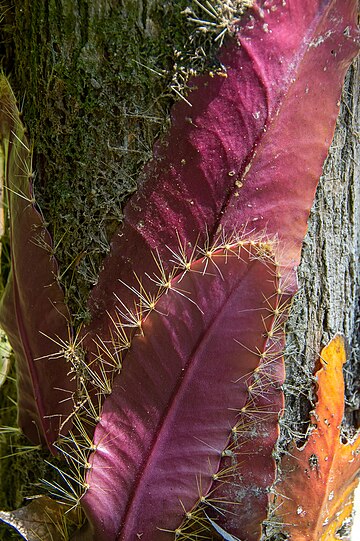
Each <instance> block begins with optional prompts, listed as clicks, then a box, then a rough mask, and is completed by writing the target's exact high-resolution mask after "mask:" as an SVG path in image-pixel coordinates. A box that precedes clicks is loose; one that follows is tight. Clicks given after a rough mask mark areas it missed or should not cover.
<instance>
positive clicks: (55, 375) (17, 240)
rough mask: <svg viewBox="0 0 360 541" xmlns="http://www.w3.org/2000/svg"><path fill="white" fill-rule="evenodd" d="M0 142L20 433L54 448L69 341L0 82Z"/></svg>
mask: <svg viewBox="0 0 360 541" xmlns="http://www.w3.org/2000/svg"><path fill="white" fill-rule="evenodd" d="M0 136H1V142H2V146H3V149H4V158H5V195H6V200H7V204H8V212H9V229H10V242H11V273H10V275H9V278H8V281H7V284H6V287H5V291H4V294H3V297H2V298H1V303H0V322H1V326H2V327H3V329H4V330H5V332H6V333H7V335H8V337H9V340H10V343H11V346H12V348H13V349H14V352H15V357H16V362H17V382H18V415H19V426H20V427H21V428H22V430H23V432H24V433H25V435H26V436H27V437H28V438H29V439H30V440H31V441H32V442H33V443H36V444H37V443H46V444H47V445H48V446H49V448H50V449H51V450H52V451H54V449H53V448H52V445H51V444H52V443H53V442H54V441H55V440H56V438H57V436H58V430H59V425H60V423H61V419H64V418H66V417H67V416H68V415H69V414H70V412H71V409H72V405H73V403H72V400H71V396H72V393H73V392H74V391H75V382H74V381H70V378H69V376H68V371H69V367H68V366H67V365H66V362H65V360H64V358H63V357H62V356H61V355H56V352H57V351H58V350H59V344H56V343H55V342H53V341H52V340H51V339H52V338H53V339H55V340H56V341H57V342H59V341H63V342H66V340H67V339H68V320H69V314H68V311H67V309H66V307H65V305H64V296H63V292H62V290H61V288H60V286H59V285H58V283H57V281H56V275H57V272H58V268H57V264H56V261H55V258H54V257H53V255H52V241H51V238H50V235H49V233H48V231H47V230H46V228H45V225H44V220H43V217H42V215H41V214H40V212H39V209H38V207H37V206H36V204H35V199H34V194H33V186H32V174H33V172H32V162H31V151H30V150H29V148H28V142H27V139H26V137H25V135H24V128H23V126H22V124H21V122H20V119H19V112H18V110H17V107H16V101H15V98H14V96H13V94H12V91H11V89H10V86H9V84H8V82H7V80H6V78H5V77H3V76H2V77H1V78H0Z"/></svg>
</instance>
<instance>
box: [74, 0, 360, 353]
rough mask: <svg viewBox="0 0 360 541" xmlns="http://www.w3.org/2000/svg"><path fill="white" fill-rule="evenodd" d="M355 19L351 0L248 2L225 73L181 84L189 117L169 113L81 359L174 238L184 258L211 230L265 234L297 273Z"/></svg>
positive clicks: (97, 291)
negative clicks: (167, 127)
mask: <svg viewBox="0 0 360 541" xmlns="http://www.w3.org/2000/svg"><path fill="white" fill-rule="evenodd" d="M356 11H357V2H356V0H288V1H287V2H282V0H281V1H280V0H279V1H274V2H268V1H267V0H266V1H259V2H256V3H255V7H254V9H253V10H250V11H249V13H250V15H249V16H248V17H245V18H244V20H242V22H241V23H239V25H238V27H237V29H236V39H235V38H234V39H229V40H228V43H227V45H226V46H224V47H223V48H222V49H221V51H220V53H219V59H220V61H221V63H222V65H223V66H224V70H223V71H222V72H221V73H218V74H215V75H213V76H210V75H203V76H199V77H195V78H193V79H192V80H191V81H190V83H189V84H190V87H191V88H192V90H191V92H190V93H189V95H188V96H187V101H188V102H190V103H191V107H190V106H189V105H188V104H187V103H185V102H180V103H177V104H176V105H175V106H174V108H173V110H172V124H171V129H170V131H169V134H168V136H167V137H166V140H165V141H163V142H160V143H159V144H157V145H156V146H155V149H154V158H153V159H152V160H151V161H150V162H149V164H148V165H147V166H146V168H145V170H144V172H143V175H142V179H141V181H142V182H141V183H140V188H139V190H138V192H137V193H136V194H135V195H134V196H133V197H132V198H131V199H130V201H129V203H128V204H127V206H126V208H125V213H124V214H125V218H124V224H123V225H122V226H121V227H120V229H119V231H118V233H117V235H115V236H114V238H113V239H112V243H111V252H110V254H109V256H108V257H107V258H106V260H105V264H104V269H103V271H102V273H101V275H100V277H99V282H98V285H97V287H95V288H94V290H93V292H92V295H91V298H90V302H89V308H90V311H91V313H92V318H93V319H92V323H91V324H90V326H89V327H88V328H87V329H86V332H87V333H88V336H87V339H86V340H85V344H86V345H87V347H88V349H89V351H91V350H92V348H93V346H92V340H93V339H94V338H95V337H96V336H97V335H101V336H102V337H103V338H104V339H105V337H106V336H108V332H109V331H108V318H107V312H111V313H114V311H115V302H116V301H115V297H114V295H113V293H114V291H115V293H116V295H117V297H118V298H120V299H121V300H122V302H123V303H124V304H125V305H126V306H132V305H133V295H132V293H131V291H130V290H129V289H128V288H127V287H126V286H124V283H126V284H128V285H130V286H136V279H135V278H134V274H133V271H134V270H135V271H136V273H137V274H138V275H144V274H145V273H146V272H147V273H149V274H152V272H153V270H154V269H155V266H154V261H153V259H152V257H151V255H150V253H151V250H157V251H158V252H159V253H160V256H161V258H162V259H163V260H164V261H166V260H167V246H168V247H170V248H171V249H172V250H176V249H177V247H178V237H179V238H180V239H181V244H182V245H183V246H185V249H186V251H187V253H188V254H189V253H191V251H192V249H193V247H194V246H195V244H196V243H197V242H198V243H199V244H204V242H205V241H206V238H207V237H208V238H209V240H210V244H212V242H213V241H214V239H215V238H216V236H217V235H218V234H219V232H221V231H225V233H226V235H227V236H229V235H231V233H232V232H233V231H234V230H235V231H237V232H239V231H242V232H243V230H244V229H245V230H247V231H251V232H252V234H253V236H254V235H255V236H256V235H258V234H261V233H263V232H264V230H266V231H267V232H268V233H269V235H270V236H272V237H273V236H274V235H276V236H278V238H279V245H278V246H279V249H278V259H279V261H280V262H281V263H282V264H283V265H286V266H289V267H294V266H296V265H298V263H299V259H300V250H301V245H302V241H303V238H304V235H305V233H306V227H307V218H308V215H309V209H310V207H311V204H312V201H313V197H314V193H315V189H316V186H317V182H318V179H319V177H320V174H321V168H322V165H323V162H324V159H325V156H326V153H327V151H328V148H329V145H330V142H331V139H332V136H333V132H334V128H335V122H336V117H337V114H338V110H339V103H338V102H339V99H340V94H341V86H342V82H343V78H344V75H345V72H346V69H347V67H348V66H349V63H350V62H351V60H352V58H353V57H354V55H355V53H356V51H357V42H356V37H357V34H356ZM114 277H118V278H119V279H120V280H121V281H119V282H118V283H116V284H115V283H114ZM144 280H146V279H144ZM144 286H145V288H146V290H147V291H149V292H151V290H152V288H153V289H154V285H153V284H151V282H150V281H148V282H147V283H144ZM294 289H295V282H294Z"/></svg>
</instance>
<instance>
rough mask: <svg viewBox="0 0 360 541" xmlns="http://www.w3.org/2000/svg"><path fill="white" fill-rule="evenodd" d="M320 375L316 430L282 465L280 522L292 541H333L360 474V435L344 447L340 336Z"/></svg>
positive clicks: (314, 418)
mask: <svg viewBox="0 0 360 541" xmlns="http://www.w3.org/2000/svg"><path fill="white" fill-rule="evenodd" d="M320 361H321V365H322V368H320V369H319V370H318V371H317V372H316V378H317V384H318V390H317V398H318V400H317V405H316V408H315V410H314V411H313V412H312V414H311V422H312V425H313V428H312V431H311V433H310V435H309V436H308V439H307V442H306V444H305V445H304V446H303V447H302V448H301V449H298V448H297V447H296V444H295V443H292V445H291V448H290V449H289V454H287V455H285V456H284V457H283V459H282V461H281V471H282V481H281V482H280V483H279V484H278V485H277V496H276V505H277V512H276V514H277V517H278V518H280V519H281V520H282V521H283V523H284V530H286V531H287V533H289V534H290V539H291V540H292V541H305V540H306V541H309V540H311V541H315V540H318V541H331V540H335V539H338V537H337V536H336V535H337V531H338V530H339V529H340V528H341V526H342V525H343V524H344V522H345V521H346V519H348V518H349V517H350V515H351V512H352V498H353V492H354V489H355V488H356V485H357V482H358V479H357V476H358V473H359V471H360V434H358V435H357V438H356V439H355V440H354V441H353V442H349V443H346V444H344V443H342V441H341V433H340V425H341V421H342V418H343V415H344V378H343V373H342V366H343V364H344V363H345V361H346V353H345V344H344V339H343V338H342V337H341V336H336V337H335V338H334V339H333V340H331V342H330V343H329V344H328V345H327V346H326V347H325V348H324V349H323V350H322V353H321V358H320Z"/></svg>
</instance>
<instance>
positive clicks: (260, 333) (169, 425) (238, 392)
mask: <svg viewBox="0 0 360 541" xmlns="http://www.w3.org/2000/svg"><path fill="white" fill-rule="evenodd" d="M242 244H243V246H242V247H240V248H238V247H233V249H232V250H230V251H228V252H227V251H225V250H220V251H219V252H217V253H216V254H213V255H212V257H211V258H210V259H209V258H206V257H204V258H202V259H199V260H197V261H196V262H194V263H193V264H192V265H191V271H189V272H185V271H184V272H183V273H182V274H181V275H179V276H178V277H177V278H175V279H173V280H172V283H171V287H170V288H169V289H168V291H167V293H164V294H163V295H162V296H161V297H160V300H158V302H157V303H156V308H155V310H153V311H151V312H150V313H149V314H148V315H147V316H146V317H145V318H144V320H143V324H142V332H141V334H136V335H135V336H134V337H133V341H132V345H131V348H130V350H129V352H128V354H127V355H126V358H125V361H124V365H123V367H122V370H121V372H120V374H119V375H117V376H116V377H115V380H114V386H113V391H112V394H111V395H110V396H109V397H108V398H107V399H106V401H105V403H104V407H103V410H102V413H101V420H100V422H99V424H98V425H97V427H96V430H95V436H94V444H95V446H96V451H95V452H94V453H93V454H92V455H91V457H90V461H89V462H90V464H91V469H90V470H89V473H88V475H87V479H86V483H87V484H88V485H89V489H88V491H87V492H86V494H85V495H84V496H83V499H82V505H83V507H84V509H85V511H86V513H87V515H88V518H89V519H90V521H91V523H92V525H93V528H94V537H93V538H94V539H96V540H99V541H101V540H104V541H105V540H106V541H112V540H114V541H115V540H116V541H120V540H122V541H125V540H131V539H136V535H138V536H139V537H140V538H141V537H142V538H144V539H147V540H148V541H150V540H154V541H155V540H156V541H161V540H164V541H165V540H166V539H169V540H170V539H172V538H173V537H174V532H175V530H176V529H179V528H181V526H180V525H181V523H182V521H183V519H184V516H185V511H191V510H192V509H194V508H195V507H196V505H198V504H199V503H201V501H200V500H201V497H206V496H207V495H208V494H209V491H211V490H212V487H213V486H214V476H215V477H216V474H218V475H219V476H218V479H221V472H219V466H220V462H221V459H222V455H223V452H224V451H225V450H226V449H227V448H228V446H229V445H230V447H229V449H228V451H227V453H228V452H231V449H233V444H232V441H231V437H230V436H231V434H232V433H233V434H234V435H235V434H236V433H237V430H238V429H237V428H236V427H238V428H239V435H240V434H241V433H242V431H243V430H244V427H245V426H246V427H247V428H248V427H250V426H251V425H253V427H254V426H256V425H257V421H258V418H261V419H264V418H266V419H268V420H270V423H269V427H268V430H269V433H270V432H271V435H270V434H269V435H268V437H269V438H270V440H271V448H270V449H268V450H267V456H266V458H267V460H268V462H270V463H271V468H270V469H271V473H270V474H269V476H266V479H265V480H263V481H262V482H261V483H262V486H263V487H264V490H265V484H266V486H267V487H268V486H269V485H271V483H272V482H273V481H274V471H275V468H274V464H273V463H272V458H271V452H272V448H273V444H274V442H275V441H276V439H277V437H278V426H277V423H272V422H271V419H270V418H272V417H275V418H276V419H277V416H278V413H279V409H278V407H277V405H275V406H274V404H272V403H270V404H269V402H268V400H267V399H266V392H265V393H260V395H262V396H260V395H259V396H257V397H255V396H252V395H251V394H250V392H249V386H250V381H252V374H253V372H254V370H255V369H257V368H258V367H259V363H260V362H262V363H263V364H266V363H267V364H272V370H273V371H274V372H276V371H279V373H277V377H276V378H274V381H275V380H281V379H282V371H283V366H282V365H283V363H282V360H281V362H279V363H278V365H277V367H276V370H275V365H274V360H275V357H274V356H273V355H272V352H271V348H272V345H271V339H270V338H269V336H271V335H272V329H273V325H274V324H276V323H275V322H276V321H278V319H277V317H276V314H275V315H274V313H276V308H277V306H278V305H279V302H280V301H279V293H278V278H277V267H276V265H275V263H274V260H273V258H272V257H270V256H269V255H265V254H264V253H262V254H261V255H260V252H259V247H258V246H256V245H254V246H251V245H250V244H249V243H242ZM275 343H276V341H274V344H275ZM275 349H276V347H275ZM263 352H266V354H265V355H264V356H263V357H262V355H261V353H263ZM268 381H269V380H268V379H267V382H268ZM274 381H273V382H272V384H271V385H274ZM267 385H269V383H267ZM280 394H281V393H280ZM281 397H282V394H281ZM281 407H282V402H281V404H280V408H281ZM275 410H276V411H275ZM232 429H233V431H232ZM253 438H254V439H255V436H253ZM256 443H257V444H260V443H259V441H257V442H256ZM265 445H266V442H265ZM257 456H259V460H262V459H263V458H261V457H260V454H259V455H256V454H255V456H254V459H253V460H254V462H255V464H254V468H256V466H257V464H256V461H257V460H258V458H257ZM237 468H238V470H239V471H240V473H241V464H240V463H239V464H237ZM109 472H111V474H109ZM261 483H260V485H261ZM218 485H219V483H218ZM256 497H257V496H256V495H255V494H248V498H249V499H250V500H252V501H254V502H255V500H256ZM210 501H211V500H209V502H210ZM266 503H267V500H266ZM207 509H210V510H211V509H212V507H211V505H210V507H208V508H207ZM262 511H263V518H265V514H266V505H265V506H264V507H263V509H262ZM238 517H240V518H239V520H241V508H240V507H239V513H238ZM205 518H206V517H205ZM216 518H218V517H216ZM179 531H180V530H179ZM229 533H232V532H231V531H229Z"/></svg>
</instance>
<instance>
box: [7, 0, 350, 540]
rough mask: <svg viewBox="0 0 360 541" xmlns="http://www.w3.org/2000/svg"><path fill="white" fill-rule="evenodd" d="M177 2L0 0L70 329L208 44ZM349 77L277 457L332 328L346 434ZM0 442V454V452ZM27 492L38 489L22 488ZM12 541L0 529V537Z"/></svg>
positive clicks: (321, 193)
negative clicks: (339, 344)
mask: <svg viewBox="0 0 360 541" xmlns="http://www.w3.org/2000/svg"><path fill="white" fill-rule="evenodd" d="M188 5H189V0H166V1H164V0H122V1H118V0H94V1H91V2H87V1H86V0H75V1H73V0H49V1H46V2H43V1H42V0H13V1H10V0H8V1H7V2H3V3H2V6H3V7H2V9H3V22H2V29H1V36H2V39H1V45H0V47H1V49H0V54H1V56H2V62H3V69H4V70H5V72H6V73H7V74H8V75H9V77H10V81H11V84H12V86H13V88H14V91H15V93H16V95H17V96H18V100H19V106H20V108H21V109H22V111H23V121H24V123H25V125H26V126H27V128H28V136H29V139H30V141H31V142H32V145H33V148H34V171H35V172H36V180H35V190H36V197H37V200H38V202H39V204H40V206H41V208H42V210H43V213H44V216H45V218H46V220H47V221H48V224H49V229H50V230H51V232H52V234H53V237H54V242H55V245H56V255H57V258H58V260H59V262H60V268H61V269H62V275H61V277H62V283H63V286H64V290H65V294H66V300H67V302H68V304H69V306H70V309H71V312H72V314H73V319H74V323H75V324H79V323H80V322H83V321H86V320H87V317H88V314H87V312H86V299H87V296H88V294H89V291H90V289H91V287H92V286H93V285H94V284H95V283H96V280H97V275H98V272H99V268H100V267H101V262H102V259H103V258H104V256H105V255H106V254H107V252H108V250H109V239H110V238H111V235H112V234H113V232H114V231H115V229H116V227H117V226H118V224H119V223H120V222H121V218H122V208H123V204H124V202H126V200H127V198H128V197H129V195H130V194H131V193H132V192H133V191H134V190H135V189H136V182H137V178H138V176H139V173H140V171H141V168H142V166H143V164H144V163H145V162H146V161H147V160H148V159H149V158H150V156H151V152H152V147H153V143H154V141H155V140H156V139H157V138H158V137H160V136H161V135H162V134H163V133H164V132H165V131H166V129H167V127H168V123H169V110H170V107H171V105H172V103H173V101H174V96H175V94H174V93H173V92H170V86H171V84H173V85H175V86H176V88H179V85H180V86H181V84H182V75H183V74H185V72H186V71H187V70H189V69H190V68H193V69H198V70H201V69H203V68H204V67H205V66H206V65H207V63H210V64H211V63H212V62H213V49H212V45H211V40H208V39H207V38H206V37H203V38H202V42H201V43H197V42H196V41H191V40H190V39H189V36H190V33H191V26H190V25H189V23H188V22H187V20H186V18H185V17H184V15H183V14H182V11H183V10H184V9H185V8H186V7H187V6H188ZM200 44H201V46H202V47H203V48H204V50H205V52H206V55H205V59H204V56H201V55H199V52H198V48H197V47H198V46H199V45H200ZM175 51H180V52H181V54H180V55H176V54H175ZM358 75H359V63H355V64H354V65H353V66H352V68H351V70H350V72H349V74H348V76H347V79H346V84H345V88H344V93H343V100H342V107H341V114H340V117H339V121H338V127H337V130H336V134H335V139H334V142H333V145H332V147H331V151H330V154H329V158H328V160H327V162H326V164H325V167H324V176H323V178H322V179H321V182H320V185H319V189H318V192H317V197H316V201H315V203H314V206H313V209H312V212H311V216H310V220H309V232H308V235H307V237H306V239H305V242H304V248H303V255H302V263H301V266H300V268H299V281H300V291H299V293H298V295H297V297H296V299H295V301H294V304H293V308H292V313H291V316H290V319H289V323H288V329H287V333H288V335H287V344H288V345H287V351H288V355H287V373H288V379H287V384H286V388H285V391H286V396H287V405H288V407H287V408H286V413H285V416H284V420H283V423H282V424H283V428H282V439H281V443H280V446H281V448H283V447H284V445H286V443H287V442H288V441H289V438H291V437H292V436H293V435H294V434H295V436H296V437H300V438H301V434H304V432H305V431H306V426H307V422H308V418H309V416H308V414H309V410H310V409H311V407H312V400H313V398H314V385H313V381H312V377H311V376H312V373H313V369H314V362H315V359H316V355H317V354H318V353H319V351H320V347H321V345H323V344H324V343H325V342H327V341H328V339H329V338H330V337H331V336H332V335H333V334H334V333H336V332H343V333H344V335H345V336H346V337H347V339H348V342H349V346H350V347H349V363H348V365H347V366H346V371H345V376H346V381H347V405H348V408H347V415H346V427H347V430H348V431H351V430H353V428H354V427H357V426H358V425H359V416H358V412H359V407H360V404H359V393H358V389H359V380H360V373H359V360H358V354H359V335H358V333H357V327H356V325H357V323H356V322H357V318H358V317H359V307H358V298H359V275H360V273H359V270H360V268H359V266H360V265H359V252H360V240H359V237H360V235H359V230H360V217H359V206H360V188H359V183H356V182H355V179H356V176H358V173H359V165H358V164H359V145H358V134H357V133H356V125H358V124H357V123H358V119H359V89H358V85H357V82H358ZM305 160H306V156H304V161H305ZM7 386H8V387H7V388H5V389H4V392H3V393H2V409H1V410H0V414H1V417H2V424H7V425H9V424H11V423H14V421H15V408H14V407H13V406H11V404H10V402H9V401H8V399H7V398H6V396H7V395H10V396H14V392H15V386H14V384H13V383H12V382H11V381H9V382H8V384H7ZM9 408H10V409H9ZM7 441H8V440H6V441H5V440H4V441H2V452H3V454H8V452H9V446H8V443H7ZM0 443H1V442H0ZM22 443H23V444H24V442H22ZM281 448H280V449H279V451H281ZM41 459H42V457H41V455H40V454H38V452H37V451H34V452H31V453H28V454H26V455H23V456H22V458H20V457H19V456H15V457H13V458H11V459H7V460H5V461H2V462H1V463H0V474H1V487H2V489H1V490H0V508H4V507H6V508H14V507H17V506H19V505H21V504H22V503H23V501H22V500H23V498H24V496H25V495H28V494H29V489H30V485H31V483H34V481H35V480H36V479H37V478H39V477H42V476H44V475H45V474H44V471H43V469H42V468H43V466H39V464H42V460H41ZM24 479H25V480H26V481H25V482H24ZM32 491H33V493H36V492H37V491H38V487H37V486H36V484H35V485H33V486H32ZM12 535H14V534H13V533H10V532H8V531H7V533H6V532H5V529H3V530H2V531H1V532H0V539H10V538H11V537H10V536H12ZM274 539H276V537H274Z"/></svg>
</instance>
